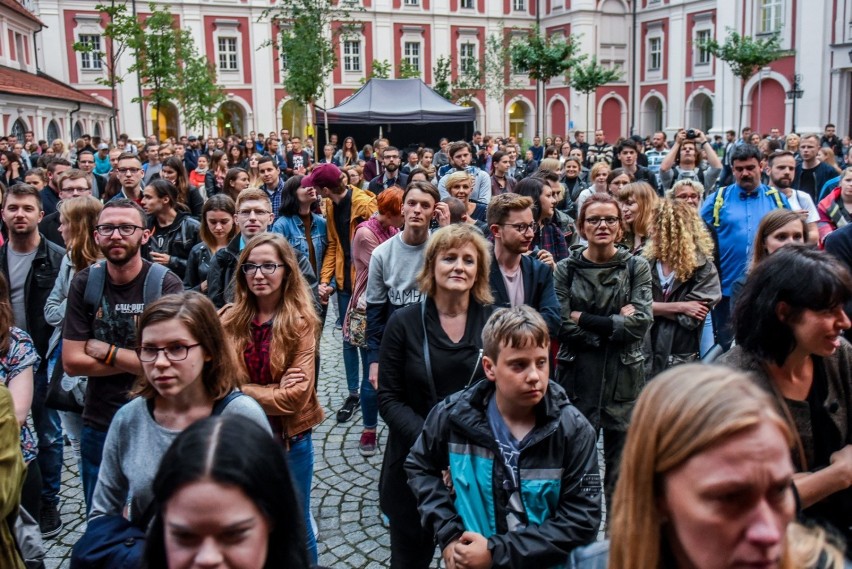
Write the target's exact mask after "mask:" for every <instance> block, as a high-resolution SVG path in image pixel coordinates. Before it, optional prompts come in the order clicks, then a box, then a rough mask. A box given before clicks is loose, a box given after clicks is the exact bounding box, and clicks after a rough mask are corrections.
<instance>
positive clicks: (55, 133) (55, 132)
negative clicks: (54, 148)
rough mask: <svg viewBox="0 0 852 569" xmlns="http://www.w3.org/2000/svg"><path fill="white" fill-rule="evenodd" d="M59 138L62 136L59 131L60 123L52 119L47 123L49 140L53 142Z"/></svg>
mask: <svg viewBox="0 0 852 569" xmlns="http://www.w3.org/2000/svg"><path fill="white" fill-rule="evenodd" d="M57 138H62V135H61V134H60V133H59V125H58V124H56V121H50V122H49V123H47V142H48V143H50V144H53V141H54V140H56V139H57Z"/></svg>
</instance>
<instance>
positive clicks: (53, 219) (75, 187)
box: [38, 168, 92, 248]
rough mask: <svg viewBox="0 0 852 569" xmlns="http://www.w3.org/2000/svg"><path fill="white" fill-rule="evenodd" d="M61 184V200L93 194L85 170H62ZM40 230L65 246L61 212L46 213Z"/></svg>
mask: <svg viewBox="0 0 852 569" xmlns="http://www.w3.org/2000/svg"><path fill="white" fill-rule="evenodd" d="M57 184H58V185H59V199H60V200H61V201H65V200H70V199H73V198H77V197H80V196H91V195H92V186H91V183H90V182H89V176H87V175H86V173H85V172H84V171H83V170H78V169H76V168H71V169H70V170H66V171H64V172H62V173H61V174H60V175H59V176H58V177H57ZM38 230H39V231H40V232H41V234H42V235H44V236H45V237H46V238H47V240H48V241H50V242H51V243H55V244H56V245H59V246H60V247H62V248H64V247H65V239H63V238H62V234H61V233H60V232H59V212H58V211H55V212H53V213H51V214H50V215H45V216H44V219H42V220H41V223H39V224H38Z"/></svg>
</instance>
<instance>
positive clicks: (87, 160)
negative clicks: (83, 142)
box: [77, 154, 95, 174]
mask: <svg viewBox="0 0 852 569" xmlns="http://www.w3.org/2000/svg"><path fill="white" fill-rule="evenodd" d="M77 166H78V167H79V168H80V170H82V171H83V172H85V173H87V174H91V173H92V171H93V170H94V169H95V157H94V156H92V155H91V154H83V155H82V156H80V157H79V158H78V159H77Z"/></svg>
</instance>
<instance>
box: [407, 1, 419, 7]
mask: <svg viewBox="0 0 852 569" xmlns="http://www.w3.org/2000/svg"><path fill="white" fill-rule="evenodd" d="M403 5H404V6H419V5H420V0H405V2H403Z"/></svg>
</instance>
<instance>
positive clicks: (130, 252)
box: [95, 207, 150, 266]
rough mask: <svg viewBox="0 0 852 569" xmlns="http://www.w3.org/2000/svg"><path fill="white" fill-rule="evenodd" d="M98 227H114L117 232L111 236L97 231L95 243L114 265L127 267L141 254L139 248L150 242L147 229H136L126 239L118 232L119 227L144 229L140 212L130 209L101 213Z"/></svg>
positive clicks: (108, 210)
mask: <svg viewBox="0 0 852 569" xmlns="http://www.w3.org/2000/svg"><path fill="white" fill-rule="evenodd" d="M98 225H113V226H116V230H115V231H113V232H112V233H111V234H109V235H106V236H104V235H101V234H100V233H98V232H97V231H95V242H96V243H97V244H98V247H100V248H101V252H102V253H103V254H104V257H105V258H106V259H107V261H108V262H110V263H112V264H113V265H118V266H122V265H126V264H127V263H129V262H130V261H131V260H133V258H135V257H136V256H137V255H138V254H139V248H140V247H141V246H142V245H144V244H145V243H147V242H148V238H149V237H150V232H149V231H148V230H147V229H136V230H135V231H134V232H133V233H131V234H130V235H128V236H127V237H125V236H124V235H122V234H121V232H119V231H118V229H117V227H118V226H119V225H135V226H137V227H142V226H144V225H145V222H144V221H143V220H142V219H141V216H140V215H139V212H138V211H136V210H135V209H130V208H116V207H112V208H108V209H104V210H103V211H102V212H101V215H100V217H99V218H98Z"/></svg>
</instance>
